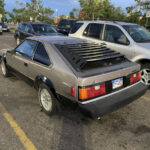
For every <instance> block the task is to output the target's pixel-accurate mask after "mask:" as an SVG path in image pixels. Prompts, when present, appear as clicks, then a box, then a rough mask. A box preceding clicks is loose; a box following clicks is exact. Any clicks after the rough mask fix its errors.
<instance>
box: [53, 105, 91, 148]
mask: <svg viewBox="0 0 150 150" xmlns="http://www.w3.org/2000/svg"><path fill="white" fill-rule="evenodd" d="M57 117H58V118H57V122H55V127H54V136H53V139H52V141H53V142H52V143H53V144H52V146H51V149H55V150H90V149H91V148H90V147H91V146H92V143H90V141H91V140H90V138H91V137H90V135H88V137H85V136H86V133H85V131H84V127H85V126H87V125H88V123H89V122H90V121H91V119H90V118H86V117H85V116H84V115H83V114H82V113H80V111H79V110H72V109H71V108H68V107H67V106H64V108H62V110H61V111H60V112H59V115H58V116H57ZM58 120H59V121H58ZM57 123H59V124H57ZM60 124H61V125H60ZM56 136H57V137H58V136H59V138H57V137H56ZM85 138H86V139H87V138H88V147H87V146H86V143H87V142H86V141H85ZM56 139H57V140H59V141H56ZM89 145H90V146H89Z"/></svg>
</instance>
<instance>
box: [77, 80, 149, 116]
mask: <svg viewBox="0 0 150 150" xmlns="http://www.w3.org/2000/svg"><path fill="white" fill-rule="evenodd" d="M146 90H147V86H145V85H144V84H142V83H141V82H138V83H136V84H134V85H132V86H130V87H127V88H124V89H122V90H120V91H117V92H114V93H112V94H109V95H106V96H103V97H100V98H96V99H94V100H92V101H91V102H87V103H86V102H85V103H80V104H79V107H80V108H81V110H82V111H84V113H86V114H88V115H90V117H92V118H97V117H101V116H103V115H105V114H108V113H110V112H112V111H114V110H117V109H119V108H120V107H123V106H125V105H127V104H129V103H131V102H132V101H134V100H136V99H138V98H139V97H141V96H142V95H143V94H144V93H145V92H146Z"/></svg>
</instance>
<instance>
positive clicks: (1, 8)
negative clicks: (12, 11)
mask: <svg viewBox="0 0 150 150" xmlns="http://www.w3.org/2000/svg"><path fill="white" fill-rule="evenodd" d="M4 7H5V3H4V0H0V14H2V20H3V21H5V20H6V11H5V8H4Z"/></svg>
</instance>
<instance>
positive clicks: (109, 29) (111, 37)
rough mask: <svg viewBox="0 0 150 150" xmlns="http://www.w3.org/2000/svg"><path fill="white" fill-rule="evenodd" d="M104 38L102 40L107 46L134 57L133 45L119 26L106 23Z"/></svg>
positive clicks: (128, 56)
mask: <svg viewBox="0 0 150 150" xmlns="http://www.w3.org/2000/svg"><path fill="white" fill-rule="evenodd" d="M102 39H103V40H102V41H100V42H101V43H104V44H105V45H106V46H107V47H109V48H111V49H114V50H116V51H118V52H120V53H122V54H124V55H126V57H127V58H129V59H131V58H132V56H133V53H134V51H133V49H132V46H131V45H130V42H129V40H128V38H127V37H126V35H125V34H124V33H123V31H121V29H120V28H119V27H117V26H114V25H108V24H106V25H105V30H104V34H103V37H102Z"/></svg>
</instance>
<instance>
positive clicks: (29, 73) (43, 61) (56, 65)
mask: <svg viewBox="0 0 150 150" xmlns="http://www.w3.org/2000/svg"><path fill="white" fill-rule="evenodd" d="M0 61H1V70H2V74H3V75H4V76H5V77H6V76H8V75H9V73H11V74H14V75H16V76H19V77H21V78H24V79H25V80H26V81H28V82H29V81H30V83H31V84H32V85H34V87H35V88H36V89H37V90H38V97H39V102H40V105H41V107H42V109H43V110H44V112H45V113H47V114H49V115H52V114H53V113H54V112H55V111H56V106H57V105H56V104H58V103H57V101H59V102H60V101H61V102H63V103H64V102H65V101H66V102H69V103H73V104H75V105H76V106H77V107H79V108H80V109H81V110H82V111H84V112H85V113H86V114H88V115H89V116H91V117H93V118H95V117H99V116H103V115H105V114H107V113H109V112H112V111H114V110H116V109H118V108H120V107H122V106H124V105H126V104H128V103H130V102H132V101H133V100H136V99H137V98H139V97H140V96H142V95H143V94H144V92H145V91H146V89H147V86H145V85H144V84H143V83H141V82H140V78H141V76H140V72H139V71H140V65H138V64H136V63H134V62H131V61H129V60H127V59H126V58H125V57H124V55H122V54H120V53H118V52H116V51H114V50H111V49H109V48H107V47H105V46H102V45H99V44H95V43H93V42H88V41H87V40H81V39H77V38H69V37H65V36H60V37H59V36H56V37H55V36H53V37H50V36H45V37H42V36H40V37H31V38H27V39H26V40H25V41H24V42H23V43H21V44H20V45H19V46H17V48H15V49H13V50H8V51H5V52H4V53H2V54H1V56H0ZM22 88H23V87H22Z"/></svg>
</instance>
